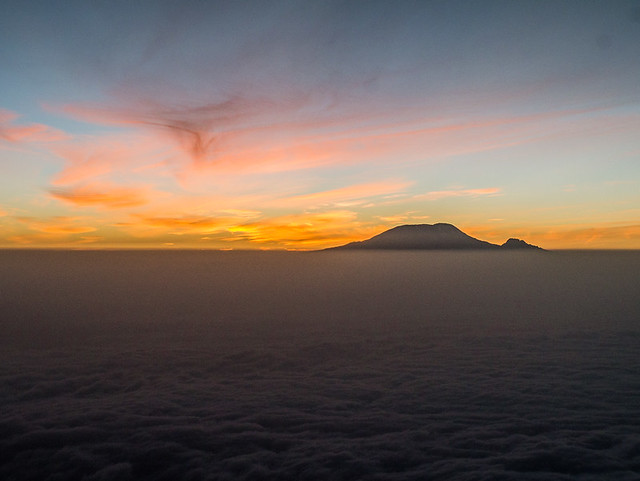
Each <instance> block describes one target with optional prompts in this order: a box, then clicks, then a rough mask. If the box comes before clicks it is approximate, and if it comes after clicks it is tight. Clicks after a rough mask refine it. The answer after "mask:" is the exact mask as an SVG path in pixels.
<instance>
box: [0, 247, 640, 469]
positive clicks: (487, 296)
mask: <svg viewBox="0 0 640 481" xmlns="http://www.w3.org/2000/svg"><path fill="white" fill-rule="evenodd" d="M0 264H1V265H2V269H3V272H5V273H7V274H8V275H6V276H3V277H2V279H1V280H0V288H1V291H0V292H1V293H2V294H0V315H1V316H2V317H1V321H2V325H1V330H0V334H1V336H2V337H1V338H0V339H1V341H2V342H1V350H0V478H1V479H5V480H27V479H28V480H33V479H38V480H137V479H149V480H205V479H211V480H225V479H229V480H232V479H233V480H251V479H253V480H259V479H299V480H324V479H337V480H347V479H349V480H351V479H353V480H356V479H362V480H410V479H433V480H590V479H592V480H596V479H597V480H601V479H620V480H627V479H628V480H636V479H638V478H639V477H640V371H639V368H638V366H640V363H639V361H640V303H638V299H640V287H639V286H638V283H637V280H638V274H637V273H638V272H640V255H638V254H637V253H589V254H586V253H526V254H522V253H520V254H514V253H424V252H423V253H381V252H380V253H376V252H373V253H340V254H338V253H308V254H296V253H213V252H178V253H167V252H54V251H49V252H36V251H34V252H0ZM634 281H636V282H634Z"/></svg>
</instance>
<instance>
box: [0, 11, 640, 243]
mask: <svg viewBox="0 0 640 481" xmlns="http://www.w3.org/2000/svg"><path fill="white" fill-rule="evenodd" d="M2 5H3V14H2V16H1V17H0V66H1V68H0V247H56V248H60V247H63V248H82V249H84V248H122V247H125V248H128V247H136V248H137V247H139V248H169V247H174V248H199V249H292V250H307V249H318V248H324V247H330V246H335V245H340V244H344V243H347V242H350V241H353V240H362V239H365V238H368V237H371V236H372V235H375V234H377V233H380V232H382V231H384V230H385V229H388V228H391V227H394V226H396V225H400V224H407V223H410V224H418V223H429V224H431V223H436V222H448V223H452V224H455V225H456V226H457V227H459V228H460V229H462V230H463V231H464V232H466V233H468V234H470V235H473V236H475V237H478V238H480V239H483V240H487V241H490V242H496V243H503V242H504V241H506V239H507V238H509V237H518V238H522V239H525V240H526V241H528V242H530V243H534V244H537V245H540V246H542V247H545V248H549V249H585V248H586V249H589V248H592V249H625V248H632V249H639V248H640V194H639V192H640V188H639V187H640V185H639V184H640V135H639V132H640V2H638V1H622V0H618V1H615V0H614V1H590V0H581V1H562V2H557V1H544V0H542V1H525V0H522V1H483V2H469V1H446V2H444V1H433V2H429V1H416V2H412V1H408V0H407V1H402V2H390V1H379V2H378V1H331V0H329V1H321V2H315V1H313V2H312V1H283V2H264V1H256V2H213V1H212V2H205V1H195V0H194V1H189V0H187V1H179V2H178V1H162V0H158V1H139V2H128V1H117V0H116V1H110V2H102V1H73V0H70V1H65V2H48V1H30V2H24V1H6V0H5V1H3V2H2Z"/></svg>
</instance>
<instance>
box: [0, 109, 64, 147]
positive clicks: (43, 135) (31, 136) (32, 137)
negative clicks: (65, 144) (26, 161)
mask: <svg viewBox="0 0 640 481" xmlns="http://www.w3.org/2000/svg"><path fill="white" fill-rule="evenodd" d="M19 117H20V116H19V115H18V114H16V113H14V112H11V111H9V110H4V109H0V139H2V140H5V141H7V142H10V143H23V142H54V141H58V140H64V139H67V138H68V136H67V134H65V133H64V132H62V131H61V130H58V129H54V128H53V127H49V126H47V125H44V124H28V125H16V124H15V122H14V121H15V120H16V119H17V118H19Z"/></svg>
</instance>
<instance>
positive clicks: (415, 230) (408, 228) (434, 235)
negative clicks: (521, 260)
mask: <svg viewBox="0 0 640 481" xmlns="http://www.w3.org/2000/svg"><path fill="white" fill-rule="evenodd" d="M333 249H341V250H342V249H345V250H346V249H398V250H405V249H406V250H410V249H411V250H421V249H424V250H431V249H456V250H472V249H476V250H477V249H482V250H503V249H509V250H512V249H539V250H542V249H540V248H539V247H537V246H533V245H531V244H527V243H526V242H524V241H522V240H519V239H513V238H511V239H509V240H508V241H507V242H505V243H504V244H502V245H501V246H500V245H497V244H492V243H490V242H486V241H483V240H480V239H476V238H474V237H471V236H470V235H467V234H465V233H464V232H462V231H461V230H460V229H458V228H457V227H456V226H454V225H451V224H444V223H440V224H415V225H401V226H398V227H394V228H393V229H389V230H387V231H385V232H383V233H381V234H378V235H376V236H374V237H372V238H371V239H367V240H364V241H358V242H351V243H349V244H345V245H343V246H338V247H332V248H331V250H333Z"/></svg>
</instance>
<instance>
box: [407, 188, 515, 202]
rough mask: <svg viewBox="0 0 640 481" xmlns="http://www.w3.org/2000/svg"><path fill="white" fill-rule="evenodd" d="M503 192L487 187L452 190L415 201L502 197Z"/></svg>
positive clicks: (437, 191)
mask: <svg viewBox="0 0 640 481" xmlns="http://www.w3.org/2000/svg"><path fill="white" fill-rule="evenodd" d="M501 193H502V190H501V189H500V188H498V187H487V188H482V189H451V190H434V191H431V192H427V193H425V194H418V195H416V196H414V199H420V200H440V199H446V198H449V197H480V196H494V195H501Z"/></svg>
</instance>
